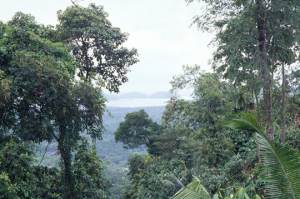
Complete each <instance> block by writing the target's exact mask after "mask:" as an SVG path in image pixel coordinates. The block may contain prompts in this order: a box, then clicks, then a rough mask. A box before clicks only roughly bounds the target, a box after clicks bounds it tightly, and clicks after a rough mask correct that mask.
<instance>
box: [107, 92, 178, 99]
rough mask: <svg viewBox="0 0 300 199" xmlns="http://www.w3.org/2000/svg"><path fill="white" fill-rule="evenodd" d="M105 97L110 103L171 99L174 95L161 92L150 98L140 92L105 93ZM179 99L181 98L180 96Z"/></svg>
mask: <svg viewBox="0 0 300 199" xmlns="http://www.w3.org/2000/svg"><path fill="white" fill-rule="evenodd" d="M104 96H105V97H106V99H107V100H108V101H112V100H119V99H166V98H171V97H172V94H170V93H169V92H164V91H160V92H156V93H154V94H152V95H150V96H148V95H145V94H143V93H140V92H130V93H125V94H122V95H118V94H107V93H104ZM177 97H178V98H180V96H177Z"/></svg>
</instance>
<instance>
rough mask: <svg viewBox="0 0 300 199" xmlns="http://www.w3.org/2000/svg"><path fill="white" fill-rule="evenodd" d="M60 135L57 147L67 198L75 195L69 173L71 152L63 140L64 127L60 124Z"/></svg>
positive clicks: (70, 198)
mask: <svg viewBox="0 0 300 199" xmlns="http://www.w3.org/2000/svg"><path fill="white" fill-rule="evenodd" d="M59 130H60V136H59V140H58V149H59V152H60V156H61V160H62V163H63V165H64V178H65V180H64V181H65V182H64V191H65V193H64V195H65V196H64V198H69V199H75V196H74V194H73V188H72V176H71V175H72V174H71V161H72V160H71V152H70V151H68V149H66V146H65V144H64V142H65V132H66V127H65V126H60V127H59Z"/></svg>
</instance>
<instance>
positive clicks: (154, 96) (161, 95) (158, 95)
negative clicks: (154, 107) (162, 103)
mask: <svg viewBox="0 0 300 199" xmlns="http://www.w3.org/2000/svg"><path fill="white" fill-rule="evenodd" d="M172 96H173V95H172V94H170V93H169V92H156V93H154V94H152V95H151V96H150V98H151V99H165V98H171V97H172ZM177 98H180V96H179V95H177Z"/></svg>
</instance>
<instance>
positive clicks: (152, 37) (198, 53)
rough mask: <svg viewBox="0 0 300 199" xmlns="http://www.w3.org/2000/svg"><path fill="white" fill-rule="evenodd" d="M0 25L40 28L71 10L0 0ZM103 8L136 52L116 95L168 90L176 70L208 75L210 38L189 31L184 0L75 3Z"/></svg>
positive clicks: (196, 8)
mask: <svg viewBox="0 0 300 199" xmlns="http://www.w3.org/2000/svg"><path fill="white" fill-rule="evenodd" d="M0 2H1V7H0V20H1V21H3V22H7V21H8V20H10V19H11V17H12V16H13V15H14V14H15V13H16V12H17V11H21V12H24V13H29V14H31V15H33V16H34V17H35V19H36V21H37V22H38V23H40V24H45V25H46V24H51V25H55V24H57V15H56V12H57V11H58V10H64V9H65V8H66V7H68V6H71V5H72V3H71V1H70V0H0ZM90 3H95V4H96V5H102V6H104V10H105V11H106V12H108V13H109V17H108V18H109V20H110V21H111V22H112V24H113V26H115V27H119V28H121V31H122V32H127V33H129V35H130V36H129V39H128V41H127V42H126V43H125V44H124V46H126V47H127V48H132V47H134V48H136V49H137V50H138V53H139V60H140V62H139V63H137V64H135V65H134V66H132V67H131V72H130V73H129V74H128V78H129V82H127V83H125V84H124V85H122V86H121V88H120V91H121V93H127V92H131V91H138V92H142V93H145V94H148V95H149V94H152V93H155V92H157V91H169V89H170V88H171V86H170V84H169V82H170V80H171V79H172V76H174V75H177V74H180V73H181V72H182V70H181V68H182V65H186V64H188V65H194V64H199V65H201V66H202V69H205V70H207V71H208V70H210V66H209V65H208V61H209V59H211V57H212V48H208V47H207V44H208V43H209V42H210V41H211V39H212V37H213V36H212V35H209V34H208V33H202V32H201V31H198V30H197V28H196V27H195V26H192V27H190V25H191V22H192V18H193V16H194V15H196V14H198V13H199V12H201V10H200V8H201V6H200V4H199V3H193V4H191V5H189V6H187V5H186V3H185V0H85V1H82V2H80V3H79V5H81V6H87V5H88V4H90Z"/></svg>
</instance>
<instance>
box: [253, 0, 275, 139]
mask: <svg viewBox="0 0 300 199" xmlns="http://www.w3.org/2000/svg"><path fill="white" fill-rule="evenodd" d="M256 5H257V17H258V18H257V29H258V34H259V39H258V42H259V43H258V46H259V52H260V54H261V60H262V63H261V64H262V66H261V68H262V70H261V76H262V79H263V103H264V109H265V117H264V119H265V125H266V133H267V135H268V137H269V138H270V140H274V130H273V119H272V107H271V103H270V102H271V94H270V89H271V85H270V73H269V66H268V56H267V49H266V18H265V15H264V14H263V11H262V10H261V9H262V7H263V6H262V0H256Z"/></svg>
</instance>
